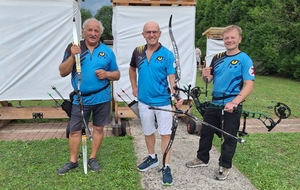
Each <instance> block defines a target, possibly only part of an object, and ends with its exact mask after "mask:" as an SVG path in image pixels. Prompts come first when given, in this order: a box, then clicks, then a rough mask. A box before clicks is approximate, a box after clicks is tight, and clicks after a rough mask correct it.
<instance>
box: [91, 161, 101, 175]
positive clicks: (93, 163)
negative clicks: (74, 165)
mask: <svg viewBox="0 0 300 190" xmlns="http://www.w3.org/2000/svg"><path fill="white" fill-rule="evenodd" d="M88 166H89V168H91V170H92V172H96V171H99V170H100V169H101V167H100V166H99V164H98V163H97V160H96V158H90V159H89V161H88Z"/></svg>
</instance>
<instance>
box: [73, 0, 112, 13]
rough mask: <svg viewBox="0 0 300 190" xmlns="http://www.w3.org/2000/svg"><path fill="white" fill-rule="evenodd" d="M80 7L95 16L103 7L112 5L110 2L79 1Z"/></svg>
mask: <svg viewBox="0 0 300 190" xmlns="http://www.w3.org/2000/svg"><path fill="white" fill-rule="evenodd" d="M79 2H80V5H81V7H82V8H84V9H87V10H90V11H91V13H92V15H93V16H94V15H95V14H96V13H97V10H98V9H100V8H101V7H102V6H111V5H112V3H111V2H110V0H85V1H84V2H82V0H79Z"/></svg>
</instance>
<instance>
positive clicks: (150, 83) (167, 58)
mask: <svg viewBox="0 0 300 190" xmlns="http://www.w3.org/2000/svg"><path fill="white" fill-rule="evenodd" d="M142 34H143V37H144V38H145V40H146V42H147V44H146V45H142V46H139V47H136V48H135V49H134V51H133V54H132V57H131V62H130V68H129V77H130V82H131V87H132V93H133V95H134V96H135V97H137V98H138V101H139V104H138V109H139V115H140V119H141V123H142V129H143V133H144V137H145V141H146V146H147V150H148V154H149V155H148V158H147V159H146V160H145V161H144V162H143V163H141V164H140V165H139V166H138V170H139V171H142V172H144V171H147V170H148V169H150V168H154V167H157V166H158V165H159V161H158V158H157V155H156V154H155V149H154V147H155V134H154V133H155V131H156V128H155V117H156V120H157V125H158V128H157V130H158V133H159V134H160V136H161V147H162V153H164V151H165V150H166V148H167V145H168V143H169V141H170V135H171V132H172V131H171V128H172V113H171V112H166V111H160V110H150V109H149V106H155V107H159V108H162V109H168V110H171V109H172V108H171V94H174V93H175V90H174V89H173V87H174V86H175V84H174V83H175V73H176V71H175V67H174V61H175V59H174V55H173V53H172V52H171V51H170V50H168V49H167V48H166V47H164V46H162V44H161V43H159V38H160V35H161V30H160V28H159V26H158V24H157V23H155V22H153V21H150V22H147V23H146V24H145V25H144V28H143V33H142ZM137 70H138V74H137ZM137 75H138V77H137ZM137 78H138V80H137ZM170 89H171V90H170ZM174 101H175V104H176V106H177V107H178V108H179V107H180V106H181V105H182V102H183V101H182V99H180V100H177V99H176V98H175V99H174ZM170 152H171V151H169V152H168V154H167V156H166V160H165V168H163V170H162V175H163V179H162V183H163V184H164V185H172V183H173V177H172V174H171V169H170V165H169V161H170Z"/></svg>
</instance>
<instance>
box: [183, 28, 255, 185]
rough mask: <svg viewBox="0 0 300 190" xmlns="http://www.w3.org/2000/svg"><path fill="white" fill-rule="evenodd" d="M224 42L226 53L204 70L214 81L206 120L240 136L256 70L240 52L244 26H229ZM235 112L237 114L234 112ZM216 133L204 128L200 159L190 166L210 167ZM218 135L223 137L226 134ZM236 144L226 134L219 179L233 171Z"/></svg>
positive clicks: (205, 78)
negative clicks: (242, 27)
mask: <svg viewBox="0 0 300 190" xmlns="http://www.w3.org/2000/svg"><path fill="white" fill-rule="evenodd" d="M223 41H224V45H225V47H226V51H225V52H222V53H219V54H217V55H215V56H214V57H213V60H212V62H211V64H210V66H209V67H206V68H203V70H202V79H203V81H204V82H211V81H213V89H212V101H211V105H210V106H209V108H208V109H207V111H206V112H205V114H204V117H203V119H204V121H206V122H207V123H209V124H211V125H214V126H216V127H218V128H220V129H222V130H224V131H226V132H227V133H229V134H231V135H234V136H236V135H237V132H238V129H239V126H240V117H241V110H242V102H243V101H244V100H245V99H246V97H247V96H248V95H249V94H250V93H251V91H252V90H253V88H254V68H253V62H252V60H251V58H250V57H249V56H248V55H247V54H246V53H244V52H242V51H241V50H240V49H239V44H240V43H241V41H242V29H241V28H240V27H238V26H236V25H230V26H227V27H225V29H224V30H223ZM222 109H223V110H222ZM235 109H236V110H237V112H236V111H234V110H235ZM214 133H216V130H215V129H213V128H211V127H209V126H205V125H203V127H202V129H201V135H200V140H199V148H198V151H197V156H196V158H195V159H194V160H192V161H189V162H187V163H186V166H187V167H189V168H194V167H201V166H202V167H203V166H208V163H209V158H210V157H209V151H210V150H211V147H212V140H213V137H214ZM217 134H218V135H219V136H220V137H221V138H223V137H222V134H219V133H217ZM236 144H237V141H236V139H233V138H230V137H229V136H227V135H224V142H223V144H222V145H221V155H220V157H219V167H218V170H217V171H216V174H215V179H216V180H225V179H226V178H227V176H228V174H229V169H230V168H231V167H232V158H233V156H234V153H235V150H236Z"/></svg>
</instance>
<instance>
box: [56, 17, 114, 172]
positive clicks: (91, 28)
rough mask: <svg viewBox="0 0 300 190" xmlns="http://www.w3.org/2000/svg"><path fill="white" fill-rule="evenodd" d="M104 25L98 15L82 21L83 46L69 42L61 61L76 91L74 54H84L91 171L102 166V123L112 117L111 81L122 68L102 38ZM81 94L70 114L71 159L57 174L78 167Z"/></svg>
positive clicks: (83, 88) (83, 93) (61, 68)
mask: <svg viewBox="0 0 300 190" xmlns="http://www.w3.org/2000/svg"><path fill="white" fill-rule="evenodd" d="M103 30H104V28H103V26H102V24H101V22H100V21H98V20H96V19H95V18H91V19H88V20H86V21H85V22H84V23H83V34H84V37H85V39H84V40H82V41H81V42H80V46H77V45H75V44H73V45H72V43H71V44H69V45H68V47H67V49H66V51H65V54H64V58H63V61H62V63H61V64H60V65H59V71H60V75H61V76H62V77H66V76H68V75H69V74H70V73H72V79H71V83H72V86H73V88H74V91H75V92H77V91H78V75H77V71H76V64H75V55H76V54H79V53H80V56H81V76H82V82H81V85H80V92H81V99H82V103H83V105H84V119H85V121H86V123H88V122H89V118H90V115H91V113H92V117H93V134H92V136H93V141H92V150H91V154H90V158H89V160H88V166H89V167H90V169H91V170H92V171H99V170H100V169H101V168H100V166H99V164H98V163H97V160H96V156H97V152H98V150H99V148H100V145H101V143H102V140H103V137H104V132H103V127H104V126H105V125H107V124H109V123H110V122H111V121H110V101H111V99H112V98H111V90H110V81H115V80H119V78H120V72H119V70H118V66H117V63H116V57H115V55H114V53H113V51H112V50H111V49H110V48H109V47H108V46H106V45H105V44H103V43H101V42H100V37H101V34H102V33H103ZM78 98H79V97H78V95H77V94H75V96H74V101H73V105H72V113H71V118H70V135H69V146H70V160H69V162H67V163H66V164H65V165H64V166H63V167H62V168H60V169H59V170H58V171H57V174H58V175H64V174H65V173H67V172H68V171H69V170H71V169H74V168H77V167H78V163H77V156H78V148H79V146H80V143H81V130H82V115H81V110H80V106H79V99H78Z"/></svg>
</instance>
